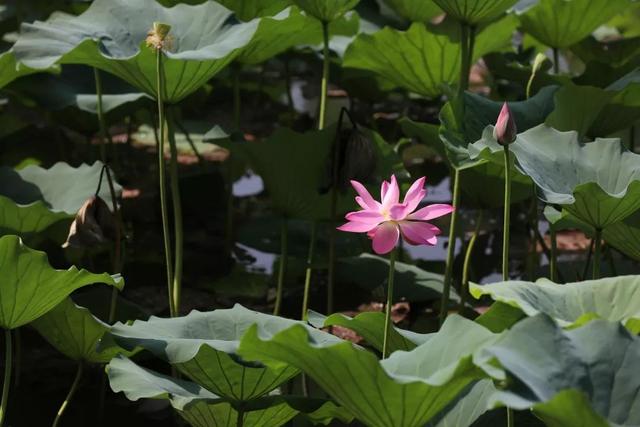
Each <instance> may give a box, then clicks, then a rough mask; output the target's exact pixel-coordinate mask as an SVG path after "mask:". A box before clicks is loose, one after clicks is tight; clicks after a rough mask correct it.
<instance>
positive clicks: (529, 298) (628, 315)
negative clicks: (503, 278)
mask: <svg viewBox="0 0 640 427" xmlns="http://www.w3.org/2000/svg"><path fill="white" fill-rule="evenodd" d="M469 291H470V292H471V295H473V296H474V297H476V298H480V297H481V296H482V295H489V296H491V298H493V299H494V300H496V301H500V302H502V303H506V304H509V305H512V306H515V307H517V308H519V309H520V310H522V311H523V312H524V313H525V314H527V315H528V316H535V315H536V314H538V313H544V314H546V315H548V316H551V317H552V318H554V319H555V320H557V321H558V322H560V324H562V325H570V324H573V323H575V322H578V321H580V320H581V318H586V317H594V316H595V317H598V318H602V319H606V320H609V321H612V322H616V321H617V322H623V323H626V322H627V321H629V320H632V319H640V276H619V277H609V278H605V279H599V280H587V281H584V282H575V283H567V284H564V285H558V284H555V283H553V282H551V281H549V280H547V279H538V281H536V282H524V281H514V280H512V281H507V282H498V283H492V284H489V285H476V284H473V283H472V284H471V285H470V289H469Z"/></svg>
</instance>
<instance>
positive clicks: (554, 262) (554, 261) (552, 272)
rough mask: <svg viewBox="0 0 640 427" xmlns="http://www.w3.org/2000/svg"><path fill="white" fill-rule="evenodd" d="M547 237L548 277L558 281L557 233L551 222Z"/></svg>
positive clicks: (555, 281)
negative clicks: (549, 243)
mask: <svg viewBox="0 0 640 427" xmlns="http://www.w3.org/2000/svg"><path fill="white" fill-rule="evenodd" d="M549 237H550V239H551V251H550V252H551V254H550V257H549V279H550V280H551V281H552V282H554V283H558V235H557V232H556V229H555V227H554V226H553V224H551V225H550V228H549Z"/></svg>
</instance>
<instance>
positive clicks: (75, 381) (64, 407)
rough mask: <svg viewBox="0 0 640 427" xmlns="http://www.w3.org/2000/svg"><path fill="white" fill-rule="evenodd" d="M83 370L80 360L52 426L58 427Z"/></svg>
mask: <svg viewBox="0 0 640 427" xmlns="http://www.w3.org/2000/svg"><path fill="white" fill-rule="evenodd" d="M83 371H84V363H82V362H80V363H78V370H77V371H76V376H75V379H74V380H73V384H71V388H70V389H69V393H68V394H67V397H66V398H65V399H64V402H62V405H61V406H60V409H58V413H57V414H56V418H55V420H53V424H52V427H58V426H59V425H60V420H62V416H63V415H64V412H65V411H66V409H67V407H68V406H69V404H70V403H71V400H72V399H73V396H74V395H75V394H76V392H77V391H78V386H79V385H80V380H81V379H82V373H83Z"/></svg>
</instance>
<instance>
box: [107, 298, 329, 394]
mask: <svg viewBox="0 0 640 427" xmlns="http://www.w3.org/2000/svg"><path fill="white" fill-rule="evenodd" d="M254 324H258V325H259V326H260V328H261V329H262V330H263V331H265V333H270V334H275V333H277V332H278V331H280V330H282V329H285V328H288V327H290V326H292V325H301V324H302V323H301V322H297V321H293V320H288V319H284V318H281V317H276V316H270V315H267V314H262V313H258V312H255V311H251V310H247V309H246V308H244V307H242V306H241V305H238V304H236V305H235V306H234V308H232V309H227V310H215V311H212V312H208V313H202V312H199V311H192V312H191V313H190V314H189V315H187V316H184V317H177V318H172V319H161V318H158V317H153V316H152V317H151V318H150V319H149V320H148V321H140V320H138V321H135V322H134V323H133V324H131V325H125V324H122V323H117V324H115V325H114V326H113V327H112V328H111V333H110V336H112V337H113V339H114V340H115V342H116V343H118V344H119V345H120V346H122V347H123V348H125V349H128V350H132V349H134V348H136V347H141V348H144V349H146V350H148V351H150V352H151V353H153V354H154V355H156V356H158V357H161V358H163V359H165V360H167V361H168V362H169V363H171V364H172V365H173V366H175V367H177V368H178V369H179V370H180V371H181V372H182V373H184V374H185V375H187V376H188V377H189V378H191V379H192V380H194V381H196V382H197V383H198V384H200V385H202V386H203V387H205V388H206V389H208V390H210V391H212V392H214V393H216V394H217V395H219V396H223V397H226V398H228V399H232V400H235V401H248V400H251V399H254V398H257V397H260V396H263V395H265V394H267V393H268V392H270V391H272V390H273V389H275V388H276V387H278V385H280V384H282V383H283V382H285V381H287V380H288V379H289V378H291V377H293V376H294V375H296V374H297V373H298V370H297V369H296V368H294V367H292V366H289V365H288V364H284V363H281V364H279V365H277V366H271V367H265V366H263V365H261V364H255V363H247V362H244V361H243V360H242V359H240V358H239V357H238V356H237V354H236V353H237V349H238V345H239V343H240V338H241V337H242V335H243V334H244V333H245V331H246V330H247V329H248V328H249V327H250V326H251V325H254ZM307 329H308V330H309V331H310V333H311V334H312V335H313V336H315V337H317V338H318V339H326V340H328V342H336V341H337V340H338V338H332V336H331V335H328V334H324V333H321V332H319V331H316V330H315V329H313V328H310V327H307Z"/></svg>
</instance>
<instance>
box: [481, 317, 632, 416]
mask: <svg viewBox="0 0 640 427" xmlns="http://www.w3.org/2000/svg"><path fill="white" fill-rule="evenodd" d="M483 352H484V353H485V357H488V358H491V359H493V360H496V361H497V362H498V363H499V364H500V365H501V366H502V367H503V368H504V369H505V371H506V372H507V373H508V374H509V376H510V377H512V378H513V381H510V382H509V384H510V386H509V385H508V386H507V389H506V390H504V391H500V392H498V393H497V394H496V395H494V397H493V399H492V400H494V401H499V402H502V403H503V404H505V405H507V406H509V407H511V408H514V409H525V408H532V409H533V411H534V413H535V414H536V415H537V416H538V417H539V418H541V419H542V421H544V423H545V424H546V425H547V426H550V427H604V426H618V427H620V426H635V425H638V423H640V410H639V409H638V408H640V405H639V403H640V402H639V401H638V399H639V396H638V393H637V390H638V388H640V378H639V377H638V376H637V375H636V371H637V364H638V360H640V339H639V338H638V337H636V336H633V335H631V334H630V333H629V331H627V330H626V329H625V328H624V327H623V326H622V325H620V324H619V323H610V322H607V321H604V320H593V321H591V322H589V323H587V324H586V325H584V326H582V327H579V328H577V329H572V330H565V329H563V328H562V327H560V326H558V325H557V324H556V323H555V322H554V321H553V320H552V319H551V318H549V317H547V316H544V315H538V316H535V317H531V318H528V319H525V320H523V321H521V322H519V323H518V324H516V325H515V326H514V327H513V328H512V329H511V330H510V331H508V332H506V333H505V334H504V335H503V336H502V337H501V338H499V339H498V340H497V342H496V343H495V344H492V345H491V346H489V347H487V348H485V349H484V350H483ZM480 359H481V357H478V358H477V360H480Z"/></svg>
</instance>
